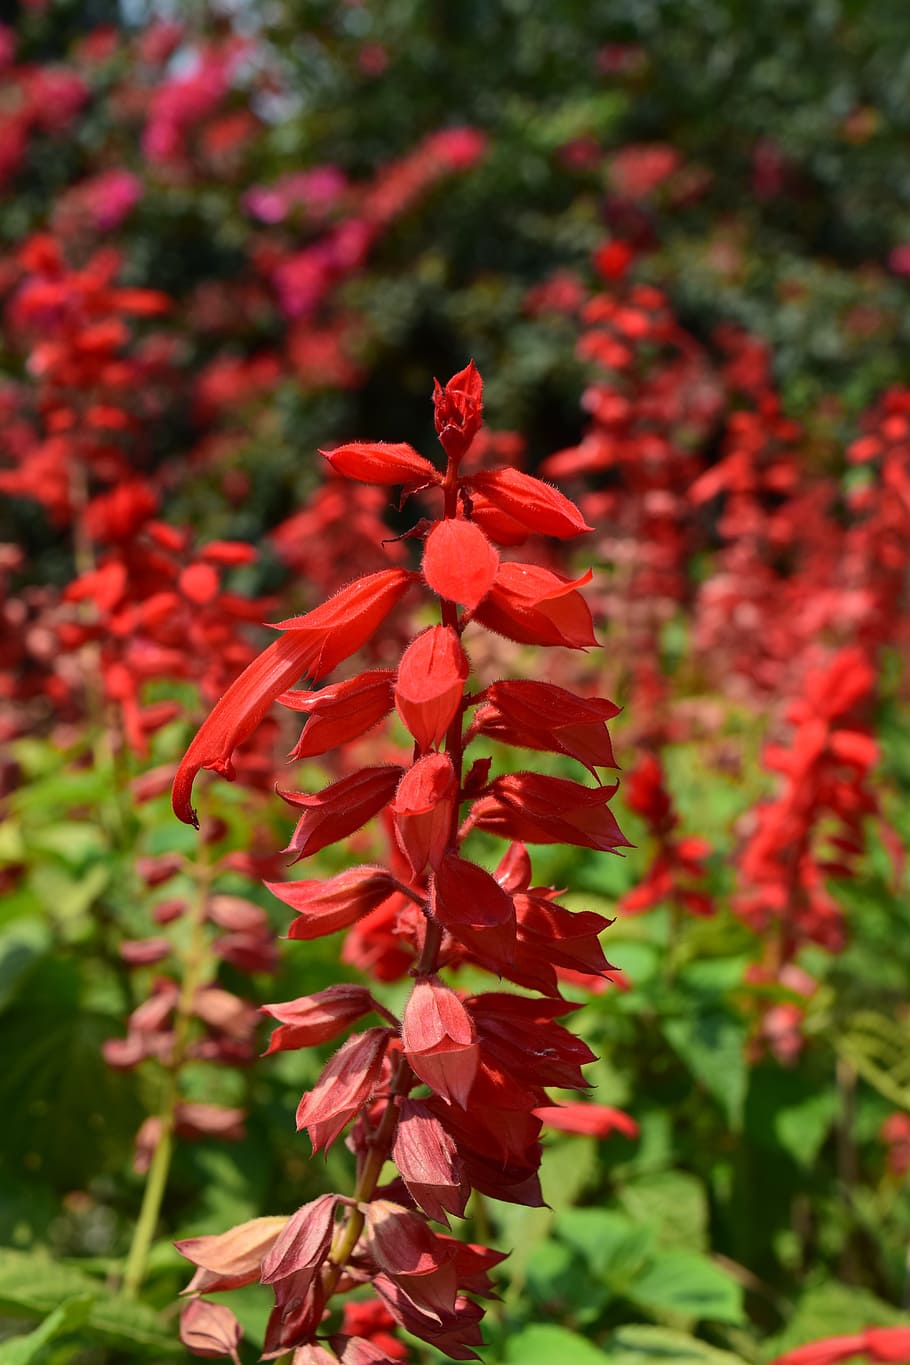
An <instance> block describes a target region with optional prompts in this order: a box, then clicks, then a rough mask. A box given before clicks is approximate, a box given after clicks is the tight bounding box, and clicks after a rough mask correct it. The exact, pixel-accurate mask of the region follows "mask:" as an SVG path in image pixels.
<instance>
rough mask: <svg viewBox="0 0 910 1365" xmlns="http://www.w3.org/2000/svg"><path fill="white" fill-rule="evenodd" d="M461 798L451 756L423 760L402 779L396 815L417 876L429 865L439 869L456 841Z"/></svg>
mask: <svg viewBox="0 0 910 1365" xmlns="http://www.w3.org/2000/svg"><path fill="white" fill-rule="evenodd" d="M457 798H458V783H457V782H456V780H455V769H454V768H453V767H452V760H451V759H450V758H449V756H448V754H427V755H426V756H425V757H424V758H419V759H418V760H417V762H416V763H415V764H414V765H413V766H412V767H410V768H408V770H407V772H406V773H405V775H404V777H403V778H402V779H401V782H400V784H399V787H398V791H397V792H396V793H395V801H394V803H393V805H392V812H393V814H394V816H395V831H396V834H397V835H398V842H399V843H400V844H401V847H402V849H403V850H404V853H405V855H406V857H407V859H408V862H409V863H410V864H411V867H412V868H413V870H414V875H415V876H419V875H420V873H421V872H422V871H423V869H424V868H425V867H426V865H427V863H429V864H430V866H431V867H436V866H438V864H439V860H440V859H441V858H442V855H443V853H444V852H445V850H446V847H447V846H448V843H449V841H450V839H451V837H452V820H453V816H454V813H455V805H456V801H457Z"/></svg>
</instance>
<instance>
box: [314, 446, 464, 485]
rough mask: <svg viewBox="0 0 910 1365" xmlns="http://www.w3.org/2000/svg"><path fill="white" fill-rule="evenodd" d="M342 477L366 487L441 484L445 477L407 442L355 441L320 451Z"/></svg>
mask: <svg viewBox="0 0 910 1365" xmlns="http://www.w3.org/2000/svg"><path fill="white" fill-rule="evenodd" d="M319 453H320V455H324V456H325V458H326V459H327V460H328V462H329V464H330V465H331V466H332V468H333V469H334V470H335V471H336V473H338V474H344V475H345V477H346V478H349V479H360V480H361V482H362V483H387V484H396V483H417V482H419V483H439V482H440V481H441V479H442V475H441V474H440V473H439V471H438V470H437V469H435V468H434V467H433V465H431V464H430V461H429V460H425V459H424V457H423V456H422V455H419V454H418V453H417V451H416V450H415V449H414V447H413V446H410V445H408V444H407V442H406V441H399V442H396V443H388V442H385V441H352V442H350V443H349V444H348V445H343V446H337V447H336V448H335V449H334V450H320V452H319Z"/></svg>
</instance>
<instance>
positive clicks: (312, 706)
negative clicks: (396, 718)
mask: <svg viewBox="0 0 910 1365" xmlns="http://www.w3.org/2000/svg"><path fill="white" fill-rule="evenodd" d="M394 683H395V674H394V673H393V672H392V670H391V669H386V668H382V669H374V670H372V671H371V672H369V673H358V674H357V676H356V677H354V678H348V679H347V681H346V682H340V683H335V684H333V686H331V687H323V688H322V689H321V690H320V691H318V692H283V693H282V695H281V696H280V697H279V698H278V701H279V702H280V703H281V705H282V706H287V707H288V708H289V709H290V710H292V711H302V712H304V713H307V712H308V713H309V716H310V719H309V721H308V722H307V724H306V726H305V728H304V731H303V734H302V735H301V736H300V739H299V740H298V742H297V744H296V745H295V746H294V749H293V750H292V751H291V758H314V757H315V756H316V755H318V754H324V753H328V751H329V750H330V749H337V748H340V747H341V745H343V744H347V743H348V741H349V740H352V739H358V738H359V737H360V735H363V734H366V732H367V730H369V729H371V728H372V727H373V726H374V725H376V724H377V723H378V722H379V721H380V720H382V718H383V717H384V716H386V715H388V713H389V711H391V709H392V706H393V702H394V694H393V687H394Z"/></svg>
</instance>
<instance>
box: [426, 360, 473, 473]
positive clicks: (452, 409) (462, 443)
mask: <svg viewBox="0 0 910 1365" xmlns="http://www.w3.org/2000/svg"><path fill="white" fill-rule="evenodd" d="M482 411H483V380H482V379H481V377H480V373H479V371H478V369H477V366H476V365H475V364H474V361H473V360H471V361H469V363H468V364H467V365H466V366H465V368H464V369H463V370H459V372H458V374H453V375H452V378H451V379H450V380H449V382H448V383H447V384H446V386H445V388H443V387H442V385H441V384H440V382H439V380H438V379H435V380H434V381H433V417H434V421H435V424H436V432H437V434H438V436H439V443H440V445H441V446H442V448H443V450H444V451H445V453H446V454H447V455H448V457H449V459H450V460H455V461H456V462H457V461H459V460H460V459H461V458H462V456H463V455H464V454H465V452H466V451H467V449H468V446H469V445H470V444H471V442H472V441H473V440H474V437H475V436H476V435H477V433H478V431H479V430H480V422H481V412H482Z"/></svg>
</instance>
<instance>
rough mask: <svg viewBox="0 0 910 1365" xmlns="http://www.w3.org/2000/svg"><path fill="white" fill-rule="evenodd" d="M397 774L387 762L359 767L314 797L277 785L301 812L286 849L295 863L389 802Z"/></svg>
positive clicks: (363, 822)
mask: <svg viewBox="0 0 910 1365" xmlns="http://www.w3.org/2000/svg"><path fill="white" fill-rule="evenodd" d="M450 766H451V765H450ZM411 771H413V770H411ZM400 777H401V769H400V768H398V767H396V766H394V765H389V766H386V767H382V768H361V769H360V771H359V772H356V773H350V774H349V776H347V777H342V778H341V779H340V780H339V781H338V782H332V783H331V784H330V785H329V786H328V787H323V789H322V791H321V792H317V793H316V794H315V795H314V796H308V795H307V793H306V792H286V791H282V790H281V788H280V787H279V788H278V795H279V796H280V797H281V798H282V799H283V800H284V801H287V803H288V805H289V806H299V807H302V809H303V811H304V814H303V815H302V816H301V817H300V820H299V821H298V822H297V828H296V829H295V830H294V833H293V834H292V835H291V841H290V843H289V844H288V846H287V848H286V849H285V852H286V853H293V854H295V855H296V856H295V862H296V861H298V860H299V859H300V858H309V857H310V855H311V854H313V853H318V852H319V850H320V849H321V848H327V847H328V845H329V844H335V843H337V842H338V840H339V839H344V838H346V836H347V835H349V834H353V833H354V831H355V830H356V829H360V827H361V825H365V824H366V822H367V821H368V820H370V819H372V817H373V816H374V815H377V814H378V813H379V811H381V810H382V808H383V806H385V805H387V804H388V802H389V801H391V799H392V797H393V796H394V794H395V788H396V787H397V786H398V783H399V779H400Z"/></svg>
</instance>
